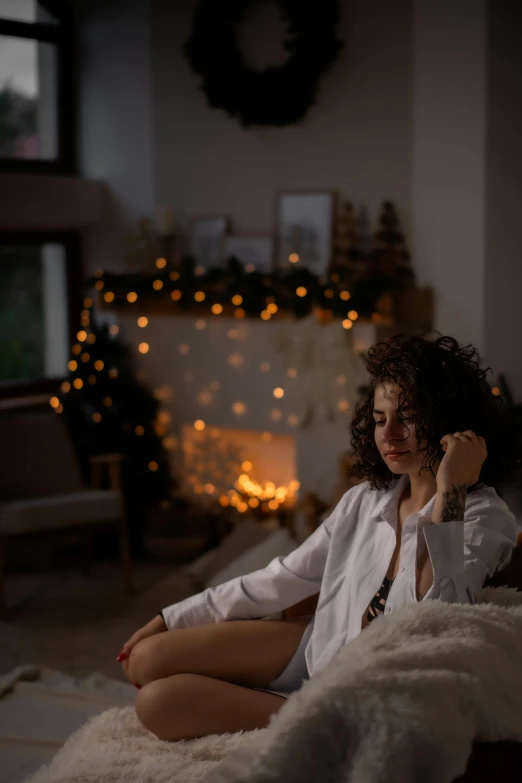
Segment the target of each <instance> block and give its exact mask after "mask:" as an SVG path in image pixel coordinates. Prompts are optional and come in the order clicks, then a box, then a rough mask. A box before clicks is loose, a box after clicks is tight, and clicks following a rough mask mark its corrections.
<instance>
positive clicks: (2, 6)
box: [0, 0, 58, 24]
mask: <svg viewBox="0 0 522 783" xmlns="http://www.w3.org/2000/svg"><path fill="white" fill-rule="evenodd" d="M1 18H4V19H15V20H16V21H17V22H42V23H43V24H58V19H57V18H56V17H55V16H54V15H53V14H51V13H50V12H49V11H48V10H47V9H46V8H44V7H43V6H42V5H41V4H40V3H37V2H36V0H0V19H1Z"/></svg>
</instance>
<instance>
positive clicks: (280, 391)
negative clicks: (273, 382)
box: [273, 386, 285, 400]
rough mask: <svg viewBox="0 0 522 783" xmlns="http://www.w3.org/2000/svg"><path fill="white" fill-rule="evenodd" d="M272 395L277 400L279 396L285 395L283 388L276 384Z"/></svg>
mask: <svg viewBox="0 0 522 783" xmlns="http://www.w3.org/2000/svg"><path fill="white" fill-rule="evenodd" d="M273 394H274V397H277V399H278V400H280V399H281V397H284V396H285V390H284V389H282V388H281V387H280V386H277V387H276V388H275V389H274V391H273Z"/></svg>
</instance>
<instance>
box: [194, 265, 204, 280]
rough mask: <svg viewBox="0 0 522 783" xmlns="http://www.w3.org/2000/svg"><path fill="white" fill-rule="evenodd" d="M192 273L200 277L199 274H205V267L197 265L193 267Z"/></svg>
mask: <svg viewBox="0 0 522 783" xmlns="http://www.w3.org/2000/svg"><path fill="white" fill-rule="evenodd" d="M194 274H195V275H197V276H198V277H201V275H204V274H205V267H204V266H197V267H196V268H195V269H194Z"/></svg>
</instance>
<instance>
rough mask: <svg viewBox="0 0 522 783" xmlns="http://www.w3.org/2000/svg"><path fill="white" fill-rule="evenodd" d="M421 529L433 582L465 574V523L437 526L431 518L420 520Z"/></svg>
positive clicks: (444, 523)
mask: <svg viewBox="0 0 522 783" xmlns="http://www.w3.org/2000/svg"><path fill="white" fill-rule="evenodd" d="M419 529H420V530H422V531H423V533H424V540H425V541H426V546H427V547H428V553H429V556H430V560H431V565H432V568H433V581H435V580H436V579H447V578H451V577H455V576H459V575H462V574H463V573H464V522H462V521H460V520H453V521H452V522H440V523H439V524H435V523H434V522H432V520H431V519H430V518H429V517H426V516H421V517H420V518H419Z"/></svg>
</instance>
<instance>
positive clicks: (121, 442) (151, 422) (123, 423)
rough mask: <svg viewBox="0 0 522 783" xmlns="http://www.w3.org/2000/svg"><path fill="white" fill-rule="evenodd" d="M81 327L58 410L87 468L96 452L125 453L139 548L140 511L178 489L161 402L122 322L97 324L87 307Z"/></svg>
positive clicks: (132, 521) (126, 490) (125, 482)
mask: <svg viewBox="0 0 522 783" xmlns="http://www.w3.org/2000/svg"><path fill="white" fill-rule="evenodd" d="M89 301H90V300H88V302H89ZM82 327H83V328H82V329H81V331H79V332H78V334H77V342H76V343H75V344H74V345H73V346H72V349H71V350H72V356H71V360H70V362H69V371H70V377H69V379H68V380H67V381H66V382H64V383H63V384H62V387H61V394H60V398H59V399H60V404H61V407H59V408H58V410H59V411H60V412H62V411H63V416H64V418H65V420H66V423H67V424H68V427H69V430H70V432H71V436H72V439H73V441H74V443H75V445H76V448H77V451H78V455H79V458H80V461H81V462H82V464H83V466H84V468H85V469H87V466H88V461H89V457H91V456H93V455H98V454H112V453H118V454H121V455H123V457H124V461H123V488H124V496H125V498H126V501H127V511H128V516H129V524H130V529H131V535H132V537H133V541H134V544H137V545H138V548H140V543H141V540H140V539H141V536H140V533H139V528H140V526H141V525H140V523H141V520H140V518H139V517H140V515H142V513H143V511H144V509H145V508H146V507H147V506H150V505H153V504H156V503H159V502H161V501H167V500H168V499H169V498H170V497H171V492H172V490H173V482H172V479H171V477H170V469H169V460H168V454H167V450H166V448H165V446H164V442H163V441H164V436H165V435H166V432H165V424H164V422H163V421H162V415H161V412H160V411H159V407H160V403H159V401H158V400H157V399H156V398H155V397H154V395H153V394H152V393H151V392H150V391H149V389H148V388H147V387H146V386H145V385H144V384H143V383H141V382H140V381H139V380H138V379H137V378H136V373H135V369H134V365H133V361H132V356H131V353H130V351H129V349H128V348H127V346H125V345H124V343H122V342H121V340H119V339H118V338H117V337H116V334H117V331H118V327H116V326H111V327H107V325H103V326H98V325H97V324H96V322H94V321H93V320H92V319H91V317H90V315H89V310H88V309H86V310H84V311H83V313H82Z"/></svg>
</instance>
